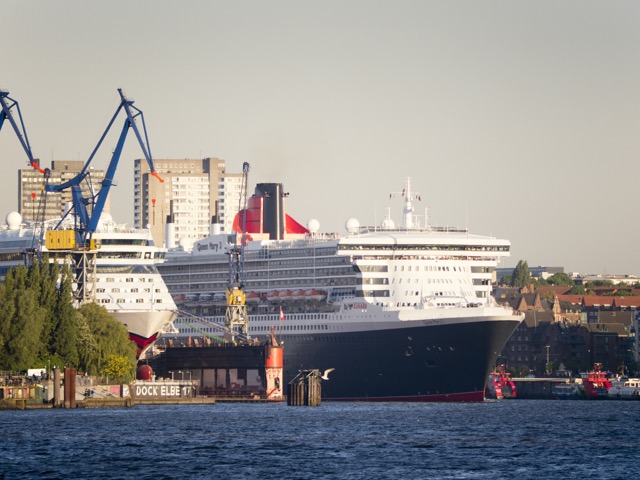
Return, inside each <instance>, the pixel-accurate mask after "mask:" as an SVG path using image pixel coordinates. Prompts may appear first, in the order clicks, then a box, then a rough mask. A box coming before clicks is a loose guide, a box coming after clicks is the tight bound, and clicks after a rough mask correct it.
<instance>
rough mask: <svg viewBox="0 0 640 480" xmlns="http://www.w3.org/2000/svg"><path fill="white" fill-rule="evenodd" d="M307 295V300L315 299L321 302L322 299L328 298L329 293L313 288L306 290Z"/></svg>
mask: <svg viewBox="0 0 640 480" xmlns="http://www.w3.org/2000/svg"><path fill="white" fill-rule="evenodd" d="M305 296H306V297H307V300H315V301H317V302H319V301H320V300H324V299H325V298H327V293H326V292H324V291H322V290H316V289H311V290H307V291H306V292H305Z"/></svg>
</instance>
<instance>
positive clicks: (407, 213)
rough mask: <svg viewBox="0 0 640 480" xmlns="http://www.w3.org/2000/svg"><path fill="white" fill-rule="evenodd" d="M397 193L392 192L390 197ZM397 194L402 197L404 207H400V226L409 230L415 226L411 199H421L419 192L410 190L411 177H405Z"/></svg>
mask: <svg viewBox="0 0 640 480" xmlns="http://www.w3.org/2000/svg"><path fill="white" fill-rule="evenodd" d="M396 195H398V194H397V193H392V194H391V195H390V198H393V197H395V196H396ZM399 195H401V196H402V198H403V199H404V207H403V209H402V228H404V229H407V230H410V229H412V228H414V227H415V225H414V223H413V216H414V215H413V211H414V209H413V203H412V202H413V200H418V201H420V200H422V198H421V197H420V194H419V193H412V192H411V177H406V184H405V187H404V188H403V189H402V193H400V194H399Z"/></svg>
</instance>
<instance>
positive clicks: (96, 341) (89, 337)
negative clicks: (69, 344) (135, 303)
mask: <svg viewBox="0 0 640 480" xmlns="http://www.w3.org/2000/svg"><path fill="white" fill-rule="evenodd" d="M78 313H79V314H80V315H81V316H82V317H83V321H81V322H80V323H79V325H81V324H82V322H86V329H85V327H84V326H82V327H80V328H79V332H81V333H82V336H81V337H79V338H82V339H83V340H84V342H87V343H79V345H78V350H79V352H80V354H81V356H83V357H84V358H85V361H86V362H87V363H85V364H83V365H81V368H82V369H84V370H86V371H88V372H89V373H92V374H99V373H102V372H103V370H104V367H105V366H106V364H107V358H109V357H110V356H118V357H125V358H127V359H129V361H130V362H131V365H134V366H135V361H136V347H135V344H134V343H133V342H132V341H131V340H129V332H128V331H127V328H126V327H125V326H124V325H122V324H121V323H119V322H118V321H116V320H115V319H114V318H113V317H112V316H111V315H110V314H109V312H107V310H106V309H105V308H104V307H102V306H100V305H97V304H95V303H85V304H83V305H82V306H81V307H80V309H79V310H78Z"/></svg>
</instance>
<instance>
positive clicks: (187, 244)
mask: <svg viewBox="0 0 640 480" xmlns="http://www.w3.org/2000/svg"><path fill="white" fill-rule="evenodd" d="M178 245H180V246H181V247H182V249H183V250H191V249H192V248H193V240H192V239H190V238H186V237H182V238H181V239H180V241H179V242H178Z"/></svg>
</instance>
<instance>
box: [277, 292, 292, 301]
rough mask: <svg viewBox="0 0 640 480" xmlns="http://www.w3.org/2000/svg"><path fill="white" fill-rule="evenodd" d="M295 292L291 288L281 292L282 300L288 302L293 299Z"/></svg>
mask: <svg viewBox="0 0 640 480" xmlns="http://www.w3.org/2000/svg"><path fill="white" fill-rule="evenodd" d="M293 299H294V298H293V292H292V291H291V290H285V291H284V292H280V300H282V301H284V302H288V301H290V300H293Z"/></svg>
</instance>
